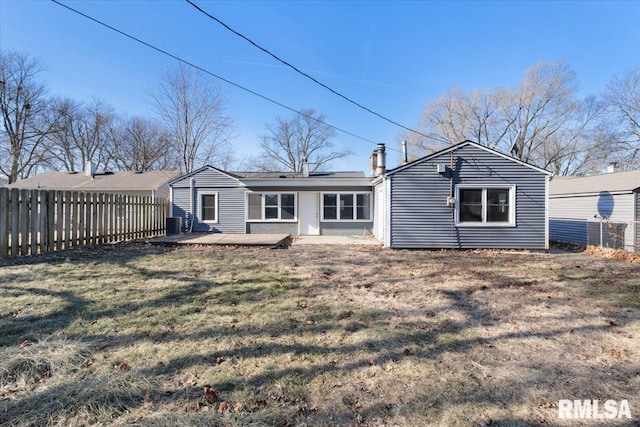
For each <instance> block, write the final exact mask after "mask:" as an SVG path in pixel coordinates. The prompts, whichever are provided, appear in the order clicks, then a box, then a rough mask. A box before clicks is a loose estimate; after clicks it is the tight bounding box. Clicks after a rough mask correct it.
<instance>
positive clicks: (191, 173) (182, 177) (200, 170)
mask: <svg viewBox="0 0 640 427" xmlns="http://www.w3.org/2000/svg"><path fill="white" fill-rule="evenodd" d="M204 171H214V172H217V173H219V174H222V175H224V176H226V177H228V178H231V179H234V180H236V181H237V182H238V183H240V177H239V176H237V175H234V174H233V173H231V172H226V171H223V170H222V169H218V168H215V167H213V166H211V165H205V166H202V167H201V168H199V169H196V170H194V171H192V172H190V173H188V174H185V175H181V176H179V177H177V178H175V179H172V180H171V181H169V186H173V185H174V184H177V183H179V182H181V181H184V180H185V179H190V178H192V177H194V176H196V175H198V174H200V173H202V172H204Z"/></svg>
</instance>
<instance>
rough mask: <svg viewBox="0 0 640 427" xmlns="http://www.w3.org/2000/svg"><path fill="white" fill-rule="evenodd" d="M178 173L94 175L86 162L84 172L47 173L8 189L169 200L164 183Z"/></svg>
mask: <svg viewBox="0 0 640 427" xmlns="http://www.w3.org/2000/svg"><path fill="white" fill-rule="evenodd" d="M179 175H180V173H179V172H178V171H149V172H131V171H124V172H96V171H95V170H93V168H92V166H91V164H90V162H87V169H86V170H85V171H84V172H58V171H50V172H44V173H41V174H39V175H35V176H32V177H30V178H27V179H23V180H21V181H17V182H14V183H13V184H10V185H8V186H7V187H8V188H18V189H27V190H35V189H41V190H56V191H79V192H85V193H110V194H125V195H130V196H151V197H153V198H155V197H169V185H168V182H169V181H170V180H172V179H174V178H176V177H177V176H179Z"/></svg>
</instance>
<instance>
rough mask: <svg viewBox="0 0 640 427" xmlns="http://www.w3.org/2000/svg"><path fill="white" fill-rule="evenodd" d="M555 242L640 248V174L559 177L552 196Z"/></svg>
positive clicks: (551, 222) (611, 170) (614, 170)
mask: <svg viewBox="0 0 640 427" xmlns="http://www.w3.org/2000/svg"><path fill="white" fill-rule="evenodd" d="M549 233H550V236H549V237H550V238H551V239H552V240H556V241H560V242H567V243H576V244H580V245H597V246H602V247H609V248H616V249H626V250H628V251H633V252H637V251H638V248H639V245H640V170H631V171H624V172H619V171H618V170H617V165H616V164H615V163H611V164H609V167H608V172H607V173H604V174H599V175H592V176H568V177H555V178H553V180H552V181H551V186H550V194H549Z"/></svg>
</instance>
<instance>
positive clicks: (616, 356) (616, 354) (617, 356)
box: [609, 348, 622, 359]
mask: <svg viewBox="0 0 640 427" xmlns="http://www.w3.org/2000/svg"><path fill="white" fill-rule="evenodd" d="M609 354H610V355H611V357H613V358H614V359H620V358H621V357H622V354H620V352H619V351H618V350H616V349H615V348H612V349H611V350H609Z"/></svg>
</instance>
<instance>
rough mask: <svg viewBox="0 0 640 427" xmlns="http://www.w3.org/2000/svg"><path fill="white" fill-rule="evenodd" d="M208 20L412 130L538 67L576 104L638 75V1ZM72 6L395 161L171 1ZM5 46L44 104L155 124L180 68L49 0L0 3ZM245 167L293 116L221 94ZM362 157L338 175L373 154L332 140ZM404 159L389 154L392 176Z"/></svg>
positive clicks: (372, 9) (296, 83) (240, 8)
mask: <svg viewBox="0 0 640 427" xmlns="http://www.w3.org/2000/svg"><path fill="white" fill-rule="evenodd" d="M196 3H198V4H199V5H200V6H201V7H202V8H203V9H205V10H206V11H207V12H209V13H210V14H212V15H214V16H216V17H218V18H219V19H220V20H222V21H224V22H225V23H227V24H228V25H229V26H231V27H233V28H234V29H236V30H237V31H239V32H241V33H243V34H245V35H246V36H248V37H249V38H251V39H253V40H254V41H256V42H257V43H259V44H261V45H262V46H264V47H265V48H268V49H269V50H271V51H273V52H274V53H276V54H277V55H279V56H280V57H281V58H283V59H285V60H287V61H289V62H291V63H292V64H294V65H295V66H297V67H298V68H300V69H302V70H303V71H305V72H307V73H309V74H311V75H313V76H314V77H316V78H317V79H318V80H320V81H322V82H323V83H325V84H327V85H329V86H331V87H332V88H334V89H335V90H337V91H339V92H341V93H343V94H345V95H347V96H349V97H351V98H352V99H355V100H357V101H358V102H360V103H361V104H363V105H365V106H367V107H368V108H370V109H372V110H375V111H377V112H379V113H380V114H382V115H384V116H387V117H389V118H391V119H393V120H395V121H397V122H400V123H402V124H404V125H406V126H408V127H414V126H415V125H416V124H417V122H418V120H419V117H420V114H421V111H422V108H423V106H424V105H425V104H426V103H427V102H429V101H430V100H433V99H435V98H437V97H438V96H440V95H441V94H443V93H445V92H448V91H449V90H451V89H454V88H462V89H465V90H471V89H479V88H495V87H498V86H506V87H513V86H515V85H516V84H517V82H518V81H519V80H520V79H521V78H522V75H523V73H524V72H525V70H526V69H528V68H529V67H531V66H532V65H533V64H535V63H536V62H538V61H548V62H555V61H560V60H564V61H565V62H567V63H568V64H569V65H570V66H571V67H572V68H573V69H574V70H575V71H576V72H577V75H578V79H579V84H580V95H581V96H587V95H590V94H595V95H597V94H599V93H601V92H602V91H603V90H604V88H605V86H606V85H607V83H608V82H609V80H610V79H611V77H612V76H613V75H614V74H617V73H618V74H619V73H623V72H625V71H626V70H628V69H630V68H632V67H634V66H638V65H640V26H639V25H638V21H639V19H640V2H637V1H636V2H632V1H605V2H598V1H580V2H562V1H537V2H506V1H498V2H483V1H474V2H463V1H458V2H435V1H434V2H431V1H424V2H418V1H408V2H395V1H394V2H385V1H264V2H255V1H215V2H214V1H203V0H197V1H196ZM66 4H68V5H69V6H71V7H73V8H75V9H78V10H80V11H82V12H83V13H86V14H88V15H91V16H92V17H94V18H96V19H99V20H102V21H104V22H106V23H108V24H110V25H112V26H114V27H117V28H118V29H121V30H122V31H125V32H127V33H130V34H131V35H133V36H136V37H138V38H140V39H143V40H144V41H146V42H148V43H151V44H153V45H156V46H158V47H160V48H162V49H164V50H167V51H169V52H171V53H174V54H176V55H178V56H180V57H182V58H184V59H186V60H188V61H190V62H193V63H195V64H197V65H199V66H201V67H203V68H205V69H207V70H209V71H211V72H214V73H216V74H219V75H220V76H222V77H225V78H227V79H229V80H232V81H234V82H236V83H238V84H240V85H242V86H246V87H248V88H250V89H252V90H254V91H256V92H259V93H261V94H263V95H265V96H267V97H270V98H273V99H275V100H277V101H278V102H281V103H283V104H286V105H288V106H290V107H292V108H294V109H301V108H306V107H310V108H315V109H316V110H318V111H320V112H322V113H324V114H325V115H326V116H327V121H328V122H330V123H331V124H333V125H335V126H337V127H340V128H343V129H345V130H348V131H350V132H352V133H354V134H357V135H360V136H362V137H364V138H366V139H369V140H372V141H375V142H383V143H386V144H387V146H388V147H389V148H390V149H391V150H398V148H399V147H398V146H397V135H398V134H399V133H400V131H401V129H400V128H398V127H397V126H394V125H392V124H390V123H388V122H385V121H383V120H381V119H379V118H377V117H375V116H373V115H371V114H369V113H366V112H364V111H362V110H360V109H358V108H357V107H355V106H353V105H351V104H349V103H347V102H345V101H344V100H342V99H340V98H338V97H336V96H335V95H332V94H330V93H329V92H328V91H326V90H325V89H323V88H321V87H319V86H317V85H315V84H314V83H312V82H310V81H309V80H307V79H305V78H304V77H302V76H300V75H297V74H296V73H295V72H294V71H293V70H290V69H288V68H285V67H284V66H283V65H281V64H279V63H277V62H276V61H275V60H273V59H272V58H271V57H269V56H267V55H266V54H264V53H263V52H260V51H258V50H257V49H256V48H254V47H253V46H251V45H249V44H248V43H247V42H246V41H244V40H241V39H240V38H238V37H237V36H235V35H233V34H232V33H230V32H228V31H227V30H225V29H224V28H222V27H221V26H220V25H219V24H217V23H215V22H214V21H212V20H210V19H208V18H207V17H205V16H204V15H202V14H200V13H199V12H198V11H196V10H195V9H194V8H193V7H192V6H190V5H189V4H188V3H186V2H183V1H180V0H175V1H169V0H167V1H158V0H156V1H153V0H147V1H124V0H116V1H70V2H66ZM0 48H2V49H3V50H5V49H6V50H9V49H10V50H19V51H24V52H27V53H29V54H31V55H32V56H35V57H37V58H39V59H40V60H41V61H42V62H43V63H44V64H45V66H46V68H47V70H46V71H45V72H44V73H43V74H42V78H43V79H44V80H45V81H46V82H47V83H48V86H49V89H50V92H49V93H50V94H51V95H57V96H68V97H71V98H73V99H76V100H78V101H89V100H90V99H91V98H92V97H98V98H102V99H104V100H105V101H107V102H108V103H110V104H111V105H113V107H114V108H115V109H116V110H117V111H118V112H121V113H127V114H132V115H134V114H135V115H141V116H151V115H152V113H151V109H150V103H149V98H148V96H147V93H148V92H149V91H150V90H153V89H154V87H155V86H156V85H157V83H158V81H159V80H160V78H161V75H162V73H163V71H164V70H165V69H167V68H170V67H173V66H174V65H175V60H173V59H171V58H168V57H166V56H163V55H161V54H159V53H157V52H155V51H153V50H151V49H149V48H147V47H144V46H141V45H139V44H136V43H135V42H133V41H131V40H129V39H126V38H124V37H122V36H121V35H119V34H117V33H114V32H112V31H110V30H108V29H105V28H103V27H100V26H98V25H97V24H95V23H93V22H90V21H88V20H86V19H84V18H82V17H80V16H78V15H76V14H73V13H71V12H69V11H68V10H66V9H64V8H62V7H60V6H58V5H56V4H54V3H52V2H50V1H44V0H27V1H25V0H22V1H18V0H1V1H0ZM220 88H221V89H222V91H223V92H224V93H225V95H226V98H227V100H228V108H229V114H230V115H231V116H232V117H233V118H234V120H235V132H236V135H237V137H236V138H235V140H234V141H233V143H234V145H235V147H236V151H237V153H238V155H239V157H244V156H246V155H250V154H252V153H256V152H257V149H258V144H259V140H260V136H261V135H263V134H264V129H265V124H266V123H268V122H271V121H273V119H274V118H275V117H276V116H283V117H290V116H291V115H292V113H291V112H290V111H288V110H285V109H282V108H281V107H278V106H276V105H273V104H270V103H268V102H266V101H264V100H262V99H260V98H256V97H254V96H253V95H250V94H247V93H245V92H242V91H241V90H238V89H236V88H234V87H232V86H228V85H226V84H224V83H220ZM335 143H336V145H338V146H340V147H350V148H351V149H352V150H353V152H354V155H353V156H351V157H350V158H348V159H346V160H343V161H337V162H334V164H333V169H341V170H363V171H368V156H369V153H370V152H371V151H372V150H373V149H374V148H375V145H373V144H371V143H368V142H364V141H361V140H359V139H357V138H354V137H352V136H349V135H345V134H338V136H337V138H336V139H335ZM398 161H399V153H398V152H397V151H390V153H389V160H388V165H389V166H394V165H395V164H397V163H398Z"/></svg>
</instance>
